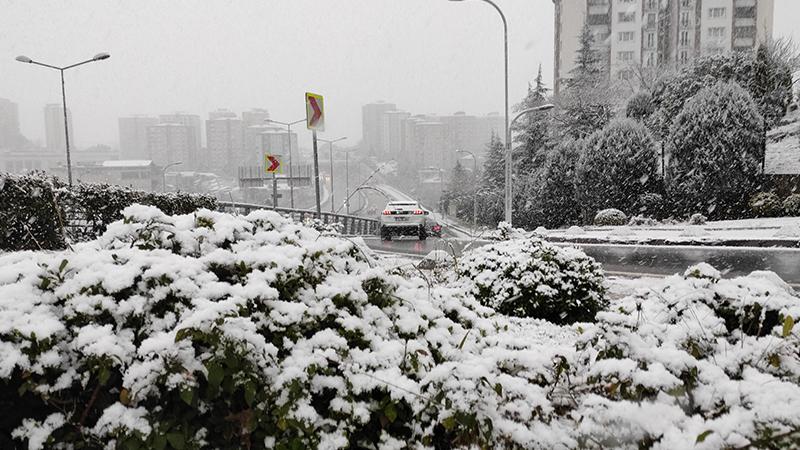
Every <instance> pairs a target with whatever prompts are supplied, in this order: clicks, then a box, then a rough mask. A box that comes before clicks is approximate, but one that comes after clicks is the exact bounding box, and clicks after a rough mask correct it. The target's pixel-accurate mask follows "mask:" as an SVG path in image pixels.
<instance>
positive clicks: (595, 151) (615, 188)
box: [575, 119, 659, 222]
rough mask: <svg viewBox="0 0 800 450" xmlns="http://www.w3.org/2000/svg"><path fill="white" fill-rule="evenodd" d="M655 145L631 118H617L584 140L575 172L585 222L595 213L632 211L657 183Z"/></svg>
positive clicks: (649, 134)
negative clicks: (617, 210) (606, 210)
mask: <svg viewBox="0 0 800 450" xmlns="http://www.w3.org/2000/svg"><path fill="white" fill-rule="evenodd" d="M657 162H658V161H657V159H656V142H655V140H654V139H653V136H652V135H651V133H650V131H648V130H647V128H646V127H645V126H644V125H642V124H641V123H639V122H636V121H635V120H632V119H616V120H614V121H612V122H611V123H609V124H608V125H606V127H605V128H603V129H602V130H600V131H597V132H595V133H593V134H592V135H591V136H589V137H588V138H586V140H585V141H584V144H583V153H582V154H581V157H580V160H579V162H578V165H577V167H576V169H575V194H576V198H577V200H578V205H580V209H581V214H582V216H583V220H584V221H585V222H590V221H591V220H592V218H593V217H594V215H595V213H597V211H600V210H601V209H605V208H617V209H621V210H623V211H634V210H635V208H636V203H637V201H638V199H639V196H640V195H642V194H645V193H647V192H652V190H653V187H654V185H655V184H656V183H657V182H658V178H659V175H658V165H657Z"/></svg>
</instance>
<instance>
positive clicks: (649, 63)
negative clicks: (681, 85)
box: [645, 52, 656, 67]
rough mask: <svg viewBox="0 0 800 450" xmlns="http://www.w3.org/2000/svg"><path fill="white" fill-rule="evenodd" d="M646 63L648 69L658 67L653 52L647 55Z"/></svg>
mask: <svg viewBox="0 0 800 450" xmlns="http://www.w3.org/2000/svg"><path fill="white" fill-rule="evenodd" d="M645 61H646V62H645V64H647V67H653V66H654V65H656V58H655V55H654V54H653V53H652V52H651V53H648V54H647V59H646V60H645Z"/></svg>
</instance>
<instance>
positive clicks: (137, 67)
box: [0, 0, 800, 147]
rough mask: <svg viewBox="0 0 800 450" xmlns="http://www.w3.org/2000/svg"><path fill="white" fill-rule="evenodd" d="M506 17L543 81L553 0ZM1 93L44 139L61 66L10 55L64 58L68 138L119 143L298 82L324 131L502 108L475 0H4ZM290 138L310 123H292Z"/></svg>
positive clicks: (290, 112)
mask: <svg viewBox="0 0 800 450" xmlns="http://www.w3.org/2000/svg"><path fill="white" fill-rule="evenodd" d="M497 3H498V4H499V6H500V7H501V8H502V9H503V10H504V12H505V13H506V15H507V16H508V20H509V51H510V72H511V77H510V78H511V83H510V95H511V102H512V103H516V102H518V101H519V100H520V99H521V98H522V97H523V96H524V95H525V92H526V89H527V83H528V82H529V81H532V80H533V78H534V77H535V76H536V71H537V68H538V65H539V64H540V63H541V65H542V69H543V73H544V76H545V79H546V80H547V84H548V85H549V86H551V85H552V72H553V20H554V18H553V4H552V1H551V0H497ZM0 10H1V11H2V12H3V13H2V15H0V97H2V98H8V99H9V100H11V101H13V102H15V103H17V104H18V105H19V115H20V128H21V132H22V133H23V134H24V135H25V136H27V137H28V138H30V139H31V140H34V141H41V142H44V136H45V130H44V107H45V105H46V104H49V103H58V102H60V95H61V93H60V85H59V79H58V73H57V72H56V71H53V70H47V69H44V68H41V67H36V66H31V65H27V64H22V63H19V62H17V61H14V58H15V57H16V56H18V55H26V56H29V57H31V58H34V59H36V60H40V61H43V62H47V63H50V64H54V65H67V64H70V63H73V62H77V61H81V60H83V59H86V58H89V57H91V56H92V55H94V54H95V53H98V52H101V51H107V52H109V53H111V55H112V57H111V59H109V60H106V61H102V62H98V63H94V64H89V65H86V66H82V67H79V68H76V69H73V70H70V71H68V72H67V73H66V82H67V106H68V108H69V109H70V110H71V112H72V116H73V126H74V128H75V133H76V135H77V136H78V141H77V142H76V144H77V145H79V146H81V147H87V146H91V145H96V144H111V145H114V146H116V145H117V144H118V139H119V136H118V125H117V119H118V118H119V117H123V116H130V115H134V114H144V115H151V116H157V115H160V114H169V113H173V112H175V111H184V112H187V113H192V114H199V115H200V116H201V117H202V118H203V119H204V120H205V119H206V118H207V117H208V113H209V112H210V111H214V110H216V109H218V108H225V109H230V110H232V111H236V112H237V113H241V111H243V110H249V109H251V108H266V109H268V110H269V111H270V115H271V117H272V118H274V119H276V120H282V121H288V120H292V121H293V120H297V119H301V118H303V117H304V116H305V110H304V106H303V93H304V92H306V91H313V92H318V93H321V94H323V95H325V96H326V102H325V103H326V109H327V120H326V128H327V132H326V133H325V135H326V136H328V137H331V136H348V137H349V138H350V139H349V140H348V144H349V145H353V144H355V143H356V142H358V141H359V140H360V138H361V106H362V105H364V104H366V103H370V102H374V101H376V100H385V101H390V102H392V103H395V104H397V106H398V108H401V109H404V110H407V111H410V112H413V113H438V114H447V113H453V112H455V111H466V112H467V113H470V114H485V113H489V112H502V109H503V60H502V28H501V23H500V18H499V17H498V16H497V13H496V12H495V11H494V10H493V9H492V8H491V7H489V6H488V5H486V4H484V3H483V2H480V1H477V0H473V1H465V2H458V3H455V2H449V1H447V0H402V1H399V0H337V1H336V2H331V1H323V0H292V1H280V0H215V1H202V2H201V1H199V0H171V1H169V2H158V1H155V0H137V1H133V0H125V1H123V0H118V1H115V2H97V1H94V0H72V1H70V2H64V1H60V0H0ZM797 17H800V2H798V1H797V0H776V2H775V37H781V36H789V37H792V38H793V39H794V40H795V41H796V42H800V25H798V24H797V22H796V18H797ZM298 131H300V133H299V136H298V138H299V140H300V145H302V146H308V145H309V142H310V133H309V132H306V131H305V130H298Z"/></svg>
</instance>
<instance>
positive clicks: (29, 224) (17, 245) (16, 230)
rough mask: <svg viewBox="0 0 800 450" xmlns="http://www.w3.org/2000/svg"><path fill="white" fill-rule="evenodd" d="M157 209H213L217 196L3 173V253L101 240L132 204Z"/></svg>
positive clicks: (0, 208)
mask: <svg viewBox="0 0 800 450" xmlns="http://www.w3.org/2000/svg"><path fill="white" fill-rule="evenodd" d="M136 203H138V204H142V205H150V206H155V207H157V208H158V209H160V210H161V211H163V212H164V213H166V214H170V215H173V214H188V213H191V212H194V211H196V210H198V209H200V208H207V209H215V208H216V207H217V201H216V199H215V198H214V197H212V196H209V195H202V194H188V193H180V192H179V193H173V192H169V193H155V192H145V191H138V190H135V189H131V188H127V187H121V186H116V185H109V184H78V185H75V186H73V187H72V188H71V189H70V188H69V187H68V186H67V185H66V184H65V183H64V182H63V181H61V180H59V179H58V178H55V177H52V176H47V175H46V174H44V173H32V174H28V175H12V174H6V173H0V250H5V251H18V250H40V249H41V250H57V249H63V248H65V247H66V246H67V243H68V242H70V241H84V240H90V239H94V238H96V237H98V236H100V235H101V234H102V233H103V232H104V231H105V230H106V227H107V226H108V224H110V223H112V222H114V221H116V220H120V219H122V214H121V211H122V210H123V209H124V208H126V207H128V206H130V205H133V204H136Z"/></svg>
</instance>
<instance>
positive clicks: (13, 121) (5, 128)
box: [0, 98, 22, 149]
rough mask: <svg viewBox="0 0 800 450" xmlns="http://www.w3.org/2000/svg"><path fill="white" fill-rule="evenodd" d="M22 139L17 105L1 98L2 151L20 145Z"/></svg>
mask: <svg viewBox="0 0 800 450" xmlns="http://www.w3.org/2000/svg"><path fill="white" fill-rule="evenodd" d="M21 137H22V135H21V134H20V132H19V109H18V108H17V104H16V103H14V102H12V101H11V100H7V99H4V98H0V149H3V148H11V147H14V146H16V145H18V144H19V143H20V138H21Z"/></svg>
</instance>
